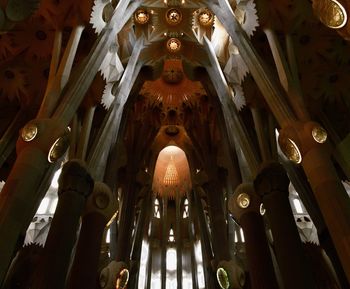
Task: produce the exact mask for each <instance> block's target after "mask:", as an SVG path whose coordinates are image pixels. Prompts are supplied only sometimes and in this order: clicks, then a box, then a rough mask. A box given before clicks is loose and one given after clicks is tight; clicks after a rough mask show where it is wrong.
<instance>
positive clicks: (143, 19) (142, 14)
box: [134, 9, 150, 25]
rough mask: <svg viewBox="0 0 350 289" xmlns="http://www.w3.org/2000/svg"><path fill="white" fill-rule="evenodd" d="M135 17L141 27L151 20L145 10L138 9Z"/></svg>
mask: <svg viewBox="0 0 350 289" xmlns="http://www.w3.org/2000/svg"><path fill="white" fill-rule="evenodd" d="M134 17H135V21H136V22H137V23H138V24H141V25H144V24H147V23H148V21H149V18H150V16H149V13H148V12H147V10H145V9H138V10H137V11H136V12H135V14H134Z"/></svg>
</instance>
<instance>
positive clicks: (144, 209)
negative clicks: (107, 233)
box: [128, 189, 152, 289]
mask: <svg viewBox="0 0 350 289" xmlns="http://www.w3.org/2000/svg"><path fill="white" fill-rule="evenodd" d="M151 202H152V196H151V192H150V190H149V189H147V192H146V195H145V196H144V198H143V200H142V204H141V209H140V214H139V217H138V221H137V225H136V231H135V238H134V246H133V250H132V255H131V259H132V262H133V263H132V264H133V266H132V267H131V272H130V280H129V285H128V287H129V288H130V289H133V288H134V289H137V288H138V287H137V285H138V279H139V278H138V277H139V272H140V265H141V264H140V261H141V253H142V242H143V238H144V236H145V233H146V232H147V229H148V226H149V224H150V217H151V212H152V208H151Z"/></svg>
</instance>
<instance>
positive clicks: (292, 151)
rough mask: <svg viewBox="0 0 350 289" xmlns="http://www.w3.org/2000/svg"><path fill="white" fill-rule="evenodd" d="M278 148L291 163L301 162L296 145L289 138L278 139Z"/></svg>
mask: <svg viewBox="0 0 350 289" xmlns="http://www.w3.org/2000/svg"><path fill="white" fill-rule="evenodd" d="M278 142H279V145H280V148H281V150H282V152H283V153H284V155H285V156H286V157H287V158H288V159H289V160H290V161H292V162H294V163H296V164H300V163H301V161H302V156H301V153H300V150H299V148H298V146H297V144H296V143H295V142H294V141H293V140H292V139H290V138H286V139H281V138H279V139H278Z"/></svg>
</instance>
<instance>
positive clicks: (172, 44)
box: [166, 38, 181, 53]
mask: <svg viewBox="0 0 350 289" xmlns="http://www.w3.org/2000/svg"><path fill="white" fill-rule="evenodd" d="M166 47H167V49H168V50H169V52H171V53H176V52H179V51H180V49H181V41H180V40H179V39H177V38H170V39H169V40H168V41H167V43H166Z"/></svg>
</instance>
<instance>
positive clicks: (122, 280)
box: [115, 269, 129, 289]
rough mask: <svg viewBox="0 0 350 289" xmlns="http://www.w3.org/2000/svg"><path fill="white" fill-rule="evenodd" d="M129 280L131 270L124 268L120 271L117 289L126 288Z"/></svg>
mask: <svg viewBox="0 0 350 289" xmlns="http://www.w3.org/2000/svg"><path fill="white" fill-rule="evenodd" d="M128 281H129V270H128V269H123V270H121V271H120V273H119V276H118V279H117V282H116V286H115V289H125V288H126V286H127V285H128Z"/></svg>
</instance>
